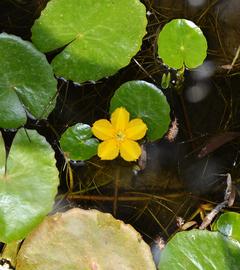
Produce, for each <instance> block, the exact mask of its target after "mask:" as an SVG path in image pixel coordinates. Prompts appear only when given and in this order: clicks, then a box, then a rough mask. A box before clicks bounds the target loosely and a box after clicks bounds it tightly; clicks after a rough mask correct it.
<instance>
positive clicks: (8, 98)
mask: <svg viewBox="0 0 240 270" xmlns="http://www.w3.org/2000/svg"><path fill="white" fill-rule="evenodd" d="M0 66H1V68H0V127H2V128H17V127H20V126H22V125H24V124H25V123H26V120H27V115H26V111H27V112H28V113H29V114H31V115H32V116H33V117H35V118H44V117H46V116H48V114H49V113H50V112H51V111H52V110H53V108H54V106H55V96H56V90H57V81H56V80H55V78H54V75H53V71H52V67H51V66H50V65H49V64H48V62H47V60H46V57H45V56H44V55H43V54H42V53H40V52H39V51H38V50H37V49H35V48H34V47H33V45H32V44H31V43H30V42H28V41H24V40H22V39H21V38H19V37H16V36H13V35H8V34H5V33H2V34H0Z"/></svg>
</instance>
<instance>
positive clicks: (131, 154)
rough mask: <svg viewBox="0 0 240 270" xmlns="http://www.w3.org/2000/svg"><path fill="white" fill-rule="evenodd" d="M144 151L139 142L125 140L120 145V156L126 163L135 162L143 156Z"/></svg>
mask: <svg viewBox="0 0 240 270" xmlns="http://www.w3.org/2000/svg"><path fill="white" fill-rule="evenodd" d="M141 152H142V149H141V147H140V145H139V144H138V143H137V142H134V141H131V140H128V139H126V140H124V141H123V142H122V143H121V145H120V155H121V157H122V158H123V159H125V160H126V161H134V160H136V159H138V158H139V156H140V155H141Z"/></svg>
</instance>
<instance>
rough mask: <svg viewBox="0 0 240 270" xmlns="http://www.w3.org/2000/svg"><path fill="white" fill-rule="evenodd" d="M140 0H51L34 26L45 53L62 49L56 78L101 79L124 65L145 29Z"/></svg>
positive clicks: (55, 65)
mask: <svg viewBox="0 0 240 270" xmlns="http://www.w3.org/2000/svg"><path fill="white" fill-rule="evenodd" d="M146 24H147V20H146V9H145V7H144V5H143V4H142V3H141V2H140V1H139V0H131V1H129V0H101V1H96V0H87V1H86V0H52V1H50V2H49V3H48V5H47V7H46V8H45V10H44V11H43V12H42V14H41V16H40V18H39V19H38V20H36V21H35V23H34V25H33V28H32V41H33V43H34V44H35V45H36V46H37V48H39V49H40V50H41V51H42V52H49V51H53V50H55V49H58V48H62V47H64V49H63V51H62V52H61V53H59V54H58V55H57V56H56V57H55V58H54V59H53V61H52V66H53V69H54V71H55V73H56V74H57V75H58V76H62V77H65V78H66V79H70V80H73V81H77V82H84V81H87V80H99V79H101V78H103V77H105V76H109V75H112V74H114V73H116V72H117V71H118V70H119V69H120V68H122V67H124V66H126V65H127V64H128V63H129V62H130V59H131V58H132V57H133V56H134V55H135V54H136V53H137V52H138V51H139V49H140V46H141V43H142V38H143V36H144V35H145V33H146Z"/></svg>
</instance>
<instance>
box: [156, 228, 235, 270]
mask: <svg viewBox="0 0 240 270" xmlns="http://www.w3.org/2000/svg"><path fill="white" fill-rule="evenodd" d="M239 254H240V243H238V242H236V241H232V240H231V239H229V238H227V237H225V236H223V235H222V234H221V233H219V232H209V231H203V230H191V231H186V232H180V233H177V234H176V235H175V236H174V237H173V238H172V239H171V240H170V241H169V242H168V244H167V245H166V247H165V248H164V250H163V252H162V254H161V257H160V263H159V265H158V269H159V270H169V269H174V270H182V269H187V270H203V269H204V270H213V269H217V270H239V265H240V256H239Z"/></svg>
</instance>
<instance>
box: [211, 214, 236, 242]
mask: <svg viewBox="0 0 240 270" xmlns="http://www.w3.org/2000/svg"><path fill="white" fill-rule="evenodd" d="M214 230H217V231H219V232H220V233H222V234H224V235H226V236H228V237H231V238H233V239H235V240H238V241H239V242H240V214H238V213H234V212H227V213H224V214H222V215H221V216H220V217H219V219H218V220H217V221H216V223H215V225H214Z"/></svg>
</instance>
